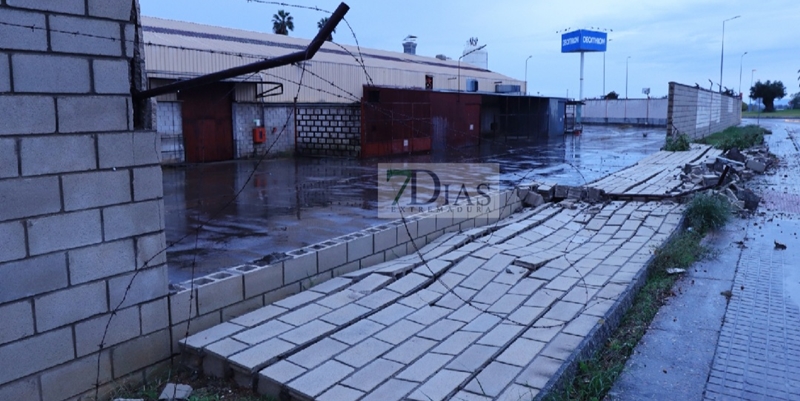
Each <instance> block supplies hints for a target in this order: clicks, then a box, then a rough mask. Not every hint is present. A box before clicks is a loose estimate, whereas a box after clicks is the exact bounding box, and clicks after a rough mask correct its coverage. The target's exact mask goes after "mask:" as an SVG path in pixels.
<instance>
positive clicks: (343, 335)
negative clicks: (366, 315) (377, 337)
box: [331, 319, 386, 345]
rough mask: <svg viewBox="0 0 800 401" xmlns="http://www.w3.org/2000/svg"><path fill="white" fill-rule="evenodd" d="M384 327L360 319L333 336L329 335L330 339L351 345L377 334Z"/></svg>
mask: <svg viewBox="0 0 800 401" xmlns="http://www.w3.org/2000/svg"><path fill="white" fill-rule="evenodd" d="M384 327H386V326H384V325H382V324H379V323H375V322H373V321H371V320H367V319H362V320H359V321H358V322H356V323H354V324H353V325H352V326H348V327H346V328H344V329H342V330H340V331H338V332H336V333H334V334H333V335H331V338H333V339H335V340H338V341H341V342H343V343H345V344H349V345H353V344H356V343H358V342H359V341H361V340H363V339H365V338H367V337H369V336H371V335H373V334H375V333H377V332H378V331H380V330H382V329H383V328H384Z"/></svg>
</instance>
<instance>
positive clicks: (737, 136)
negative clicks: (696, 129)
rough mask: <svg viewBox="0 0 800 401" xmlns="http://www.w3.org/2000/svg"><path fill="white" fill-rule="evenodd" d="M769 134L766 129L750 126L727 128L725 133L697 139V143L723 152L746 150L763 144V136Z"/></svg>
mask: <svg viewBox="0 0 800 401" xmlns="http://www.w3.org/2000/svg"><path fill="white" fill-rule="evenodd" d="M769 133H771V132H770V131H769V130H767V129H766V128H762V127H759V126H758V125H752V124H751V125H746V126H744V127H729V128H727V129H725V131H721V132H715V133H713V134H711V135H709V136H707V137H705V138H703V139H699V140H697V143H704V144H706V145H711V146H713V147H715V148H717V149H722V150H725V151H727V150H729V149H731V148H733V147H736V148H739V149H747V148H750V147H753V146H756V145H760V144H762V143H764V135H765V134H769Z"/></svg>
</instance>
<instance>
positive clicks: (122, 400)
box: [114, 398, 144, 401]
mask: <svg viewBox="0 0 800 401" xmlns="http://www.w3.org/2000/svg"><path fill="white" fill-rule="evenodd" d="M114 401H144V398H114Z"/></svg>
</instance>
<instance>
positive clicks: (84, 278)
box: [68, 240, 136, 285]
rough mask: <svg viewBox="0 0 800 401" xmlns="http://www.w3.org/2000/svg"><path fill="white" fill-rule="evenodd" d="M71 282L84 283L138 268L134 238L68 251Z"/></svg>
mask: <svg viewBox="0 0 800 401" xmlns="http://www.w3.org/2000/svg"><path fill="white" fill-rule="evenodd" d="M68 255H69V277H70V283H72V284H73V285H75V284H83V283H87V282H90V281H94V280H99V279H103V278H107V277H111V276H115V275H118V274H122V273H125V272H130V271H133V270H135V269H136V265H135V263H136V261H135V258H134V249H133V240H123V241H117V242H106V243H103V244H99V245H96V246H92V247H88V248H81V249H77V250H72V251H69V252H68Z"/></svg>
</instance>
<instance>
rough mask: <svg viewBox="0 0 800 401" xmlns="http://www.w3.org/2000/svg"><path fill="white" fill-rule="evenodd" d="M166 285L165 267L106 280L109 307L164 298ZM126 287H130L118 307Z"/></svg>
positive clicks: (167, 281)
mask: <svg viewBox="0 0 800 401" xmlns="http://www.w3.org/2000/svg"><path fill="white" fill-rule="evenodd" d="M134 275H135V276H134ZM168 285H169V279H168V278H167V267H166V266H161V267H156V268H152V269H140V270H137V271H136V272H135V273H128V274H125V275H123V276H118V277H114V278H112V279H110V280H108V297H109V301H110V306H111V308H117V307H126V306H129V305H137V304H141V303H144V302H148V301H152V300H154V299H156V298H161V297H164V296H166V295H167V293H168V290H167V286H168ZM128 286H130V290H129V291H127V293H128V294H127V297H126V298H125V302H124V303H122V304H121V305H120V302H121V301H122V297H123V296H124V295H125V293H126V289H127V288H128ZM187 310H188V308H187Z"/></svg>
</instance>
